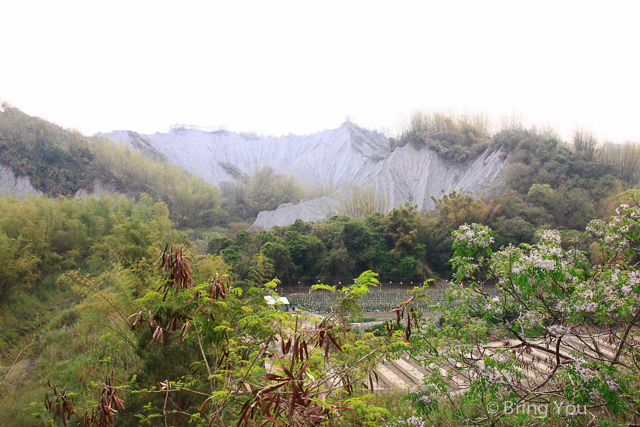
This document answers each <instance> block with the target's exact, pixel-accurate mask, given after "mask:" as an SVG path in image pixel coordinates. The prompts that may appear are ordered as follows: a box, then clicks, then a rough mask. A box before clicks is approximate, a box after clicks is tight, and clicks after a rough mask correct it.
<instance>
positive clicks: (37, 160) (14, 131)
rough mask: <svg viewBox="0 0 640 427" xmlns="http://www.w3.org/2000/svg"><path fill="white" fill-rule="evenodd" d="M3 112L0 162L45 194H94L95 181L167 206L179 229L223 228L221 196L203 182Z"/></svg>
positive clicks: (115, 148)
mask: <svg viewBox="0 0 640 427" xmlns="http://www.w3.org/2000/svg"><path fill="white" fill-rule="evenodd" d="M3 108H4V111H3V112H0V163H2V164H4V165H8V166H10V167H11V169H12V170H13V171H14V173H15V174H16V175H18V176H22V175H24V176H28V177H29V178H30V179H31V183H32V185H33V186H34V187H35V188H36V189H38V190H40V191H42V192H43V193H45V194H48V195H51V196H61V195H62V196H70V195H74V194H75V192H76V191H77V190H79V189H81V188H84V189H87V190H88V191H92V190H93V189H94V188H93V186H94V182H95V181H94V180H96V179H97V180H99V181H101V182H103V183H104V184H105V185H106V186H108V187H111V188H114V189H115V190H116V192H118V193H121V194H125V195H126V196H127V197H131V198H139V197H140V195H141V194H142V193H146V194H149V195H151V197H153V198H154V199H159V200H162V201H164V202H165V203H166V204H167V206H168V207H169V209H170V212H171V219H172V220H173V221H174V222H175V223H176V224H177V226H178V227H179V228H197V227H212V226H216V225H221V224H225V222H226V215H225V214H224V212H223V210H222V207H221V206H222V197H221V195H220V192H219V191H218V190H217V189H216V188H215V187H214V186H212V185H210V184H207V183H206V182H204V181H203V180H202V179H200V178H198V177H195V176H193V175H191V174H189V173H187V172H185V171H183V170H181V169H180V168H178V167H177V166H171V165H169V164H168V163H166V162H160V161H159V160H157V159H154V158H153V157H150V156H148V155H145V154H143V152H141V151H134V150H132V149H130V148H123V147H119V146H116V145H113V144H112V143H110V142H109V140H107V139H104V138H86V137H84V136H82V135H81V134H80V133H78V132H75V131H67V130H64V129H62V128H60V127H58V126H56V125H54V124H52V123H49V122H47V121H45V120H42V119H39V118H36V117H30V116H28V115H26V114H24V113H23V112H21V111H20V110H18V109H17V108H13V107H11V106H9V105H7V104H4V105H3ZM156 157H157V156H156Z"/></svg>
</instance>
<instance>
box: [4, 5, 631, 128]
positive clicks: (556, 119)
mask: <svg viewBox="0 0 640 427" xmlns="http://www.w3.org/2000/svg"><path fill="white" fill-rule="evenodd" d="M639 12H640V2H637V1H627V2H603V1H599V2H589V1H584V0H583V1H578V2H569V1H565V2H563V1H560V0H555V1H550V2H545V1H530V2H525V1H513V0H511V1H505V2H491V1H469V2H456V1H445V0H438V1H416V2H412V1H385V2H375V1H363V2H355V1H354V2H349V1H345V0H343V1H337V2H332V1H316V2H311V1H293V2H288V3H285V2H275V1H256V2H241V1H224V2H217V1H207V2H204V1H202V2H194V1H180V2H178V1H172V2H160V1H150V2H143V1H134V0H127V1H100V2H98V1H87V0H83V1H65V0H56V1H50V0H45V1H32V0H17V1H14V0H0V28H1V29H2V34H1V36H0V40H1V41H0V101H7V102H9V103H10V104H12V105H13V106H16V107H18V108H20V109H21V110H23V111H24V112H26V113H28V114H31V115H36V116H40V117H43V118H45V119H47V120H51V121H53V122H55V123H57V124H59V125H61V126H63V127H72V128H76V129H79V130H80V131H82V132H83V133H85V134H93V133H94V132H97V131H104V132H109V131H111V130H114V129H130V130H135V131H138V132H142V133H153V132H156V131H166V130H167V129H168V128H169V126H170V125H171V124H173V123H188V124H197V125H202V126H219V125H224V126H225V127H226V128H227V129H229V130H235V131H255V132H258V133H262V134H273V135H280V134H285V133H289V132H292V133H299V134H303V133H305V134H306V133H313V132H317V131H320V130H322V129H325V128H335V127H337V126H339V125H340V124H341V123H342V122H343V121H344V118H345V116H350V117H352V119H353V121H355V122H356V123H358V124H360V125H363V126H365V127H369V128H383V127H389V128H392V129H393V128H394V126H396V125H397V123H398V121H399V119H400V117H402V116H403V115H407V114H408V113H409V112H411V111H412V110H414V109H416V108H425V109H442V108H446V109H457V110H458V111H464V110H473V111H477V110H481V111H484V112H486V113H489V114H492V115H496V116H497V115H500V114H505V113H512V112H513V111H515V112H517V113H518V114H522V115H525V116H526V117H527V118H528V119H529V120H531V121H535V122H538V123H550V124H553V125H555V126H558V127H560V129H561V131H562V132H564V133H565V134H566V133H569V132H571V130H572V129H573V127H574V126H575V124H576V123H578V124H580V125H584V126H586V127H588V128H589V129H591V130H592V131H594V132H596V133H597V134H598V135H599V136H601V137H607V138H611V139H615V140H625V139H633V140H637V141H640V124H639V118H640V104H639V100H640V56H639V53H640V46H639V45H640V25H638V23H637V17H638V16H639Z"/></svg>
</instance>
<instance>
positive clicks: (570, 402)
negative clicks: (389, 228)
mask: <svg viewBox="0 0 640 427" xmlns="http://www.w3.org/2000/svg"><path fill="white" fill-rule="evenodd" d="M626 196H628V199H629V200H630V202H629V204H630V205H627V204H623V205H621V206H620V207H619V208H618V210H617V211H616V212H617V213H616V215H615V216H614V217H613V218H612V219H611V220H610V221H609V222H606V223H605V222H602V221H594V222H592V223H591V224H590V226H589V227H588V232H590V233H591V234H592V235H593V236H594V237H596V238H597V239H599V242H600V252H601V255H602V256H601V259H602V262H601V263H598V264H596V265H592V264H591V263H590V262H589V260H588V258H587V256H586V254H585V253H583V252H581V251H579V250H576V249H574V248H568V249H567V248H563V247H562V245H561V238H560V234H559V233H558V232H557V231H550V230H549V231H539V232H538V233H537V238H538V243H537V244H534V245H526V244H522V245H520V247H513V246H509V247H507V248H500V250H499V251H497V252H493V251H492V250H491V249H490V247H489V246H490V244H491V243H492V242H493V238H492V237H491V230H490V229H489V228H488V227H485V226H483V225H478V224H472V225H468V224H465V225H463V226H461V227H460V228H459V230H457V231H456V232H454V236H455V241H454V244H453V245H454V249H455V254H454V258H453V260H452V263H453V266H454V271H455V279H456V280H455V284H454V285H453V286H452V287H451V289H450V291H449V305H448V306H441V307H437V310H436V312H435V313H434V315H433V317H432V319H431V322H427V323H426V324H425V325H423V326H421V327H420V329H419V330H417V331H414V334H413V336H412V337H411V344H412V347H413V350H412V352H413V356H414V357H416V358H417V359H418V360H420V361H421V363H422V364H423V365H424V366H425V367H426V368H427V371H429V372H430V374H428V375H426V376H425V378H424V384H423V386H422V387H420V388H419V389H417V390H414V391H412V392H411V393H409V395H408V396H407V398H408V400H410V401H411V402H412V403H413V405H414V406H415V407H416V408H417V409H418V410H419V411H420V415H421V416H422V417H424V418H425V421H427V420H428V421H429V422H430V423H433V424H444V425H450V424H451V423H453V424H454V425H457V424H461V423H467V424H479V425H570V424H575V425H640V415H639V411H640V404H639V403H638V402H639V401H640V400H639V392H638V389H639V387H640V333H639V332H640V331H639V329H638V326H639V324H640V322H639V320H640V302H639V296H640V273H639V272H638V270H637V269H636V267H637V266H636V264H635V261H636V259H637V256H638V249H640V207H639V205H638V203H637V202H636V201H638V202H640V192H637V191H633V192H628V193H626ZM404 424H406V420H404ZM407 425H408V424H407Z"/></svg>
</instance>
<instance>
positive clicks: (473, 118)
mask: <svg viewBox="0 0 640 427" xmlns="http://www.w3.org/2000/svg"><path fill="white" fill-rule="evenodd" d="M490 141H491V134H490V129H489V122H488V119H487V117H485V116H483V115H480V114H476V115H467V114H462V115H458V114H446V113H434V112H428V113H425V112H422V111H417V112H415V113H414V114H412V115H411V117H410V118H409V119H408V120H407V122H406V123H405V125H404V127H403V129H402V131H401V133H400V135H399V136H398V137H395V138H390V140H389V145H390V146H391V151H393V150H395V149H396V148H397V147H404V146H405V145H407V144H411V145H412V146H413V147H414V148H416V149H421V148H425V147H427V148H430V149H432V150H434V151H436V152H438V153H439V154H440V155H441V156H442V157H444V158H445V159H448V160H450V161H455V162H464V161H466V160H468V159H472V158H476V157H477V156H479V155H480V154H481V153H482V152H483V151H484V150H486V148H487V147H488V146H489V143H490Z"/></svg>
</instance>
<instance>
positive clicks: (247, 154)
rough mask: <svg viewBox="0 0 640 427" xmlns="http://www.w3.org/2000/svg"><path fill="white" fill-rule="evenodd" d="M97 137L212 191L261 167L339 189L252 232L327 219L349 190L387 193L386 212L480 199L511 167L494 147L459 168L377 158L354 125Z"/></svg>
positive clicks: (427, 160)
mask: <svg viewBox="0 0 640 427" xmlns="http://www.w3.org/2000/svg"><path fill="white" fill-rule="evenodd" d="M99 135H101V136H106V137H109V138H111V139H113V140H115V141H116V142H118V143H120V144H127V145H131V146H132V147H134V148H137V149H141V150H144V151H146V152H150V153H153V154H155V155H157V156H161V157H163V158H166V159H167V160H169V161H170V162H171V163H174V164H176V165H178V166H180V167H182V168H183V169H186V170H187V171H189V172H191V173H193V174H196V175H199V176H201V177H202V178H203V179H205V180H206V181H208V182H211V183H212V184H214V185H220V183H222V182H225V181H232V180H234V176H233V174H232V172H233V171H234V170H235V171H240V172H242V173H245V174H247V175H252V173H253V171H254V170H255V169H256V168H260V167H263V166H270V167H271V168H272V169H273V170H274V171H275V172H276V173H280V174H292V175H295V176H296V177H297V178H298V179H300V180H301V181H303V182H305V183H307V184H316V185H330V186H333V187H335V188H338V189H339V190H338V193H337V194H336V193H334V194H331V195H329V196H326V197H322V198H318V199H314V200H303V201H301V202H300V203H298V204H291V203H288V204H284V205H281V206H279V207H278V208H277V209H276V210H274V211H270V212H261V213H260V214H259V215H258V218H257V219H256V221H255V223H254V224H253V226H252V227H251V229H252V230H263V229H269V228H271V227H273V226H274V225H288V224H292V223H293V222H294V221H295V220H296V219H302V220H304V221H320V220H323V219H325V218H327V216H331V215H334V214H335V213H336V212H337V211H336V208H337V205H338V199H339V198H340V197H345V195H346V191H347V190H348V188H350V187H351V186H356V187H370V188H373V189H374V190H375V191H377V192H378V193H380V194H383V195H384V196H385V197H386V200H387V202H388V205H387V209H386V210H387V211H390V210H391V209H393V208H394V207H396V206H398V205H401V204H403V203H405V202H409V203H411V204H415V205H418V209H420V210H427V209H433V208H434V205H433V201H432V200H431V199H430V197H431V196H435V197H436V198H439V197H440V196H442V195H443V194H447V193H450V192H451V191H453V190H457V191H460V190H463V191H464V192H466V193H472V194H475V195H479V194H483V193H484V192H486V191H487V190H488V189H490V188H491V187H494V186H496V185H497V184H499V183H500V177H501V171H502V169H503V167H504V165H505V164H506V153H504V152H503V151H502V150H500V149H498V150H493V149H492V148H489V149H487V151H485V152H484V153H483V154H482V155H481V156H480V157H478V158H477V159H475V160H472V161H469V162H466V163H464V164H454V163H451V162H448V161H445V160H443V159H442V158H441V157H440V156H439V155H438V154H437V153H436V152H435V151H432V150H429V149H422V150H416V149H415V148H413V147H412V146H411V145H406V146H404V147H400V148H397V149H396V150H395V151H394V152H393V153H391V155H389V156H388V157H387V158H384V159H379V160H374V159H373V158H372V157H373V156H372V155H374V153H379V152H380V146H381V145H383V144H384V142H385V141H384V136H382V135H381V134H377V133H373V132H369V131H364V130H363V129H361V128H358V127H357V126H355V125H353V124H351V123H345V124H343V125H342V126H340V127H339V128H338V129H333V130H325V131H322V132H318V133H315V134H313V135H305V136H298V135H291V134H289V135H286V136H281V137H264V138H253V137H246V136H243V135H242V134H237V133H233V132H228V131H217V132H205V131H200V130H195V129H176V130H172V131H170V132H167V133H155V134H153V135H139V134H137V133H135V132H130V131H114V132H111V133H109V134H99ZM363 135H364V136H363ZM341 193H343V194H342V196H341Z"/></svg>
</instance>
